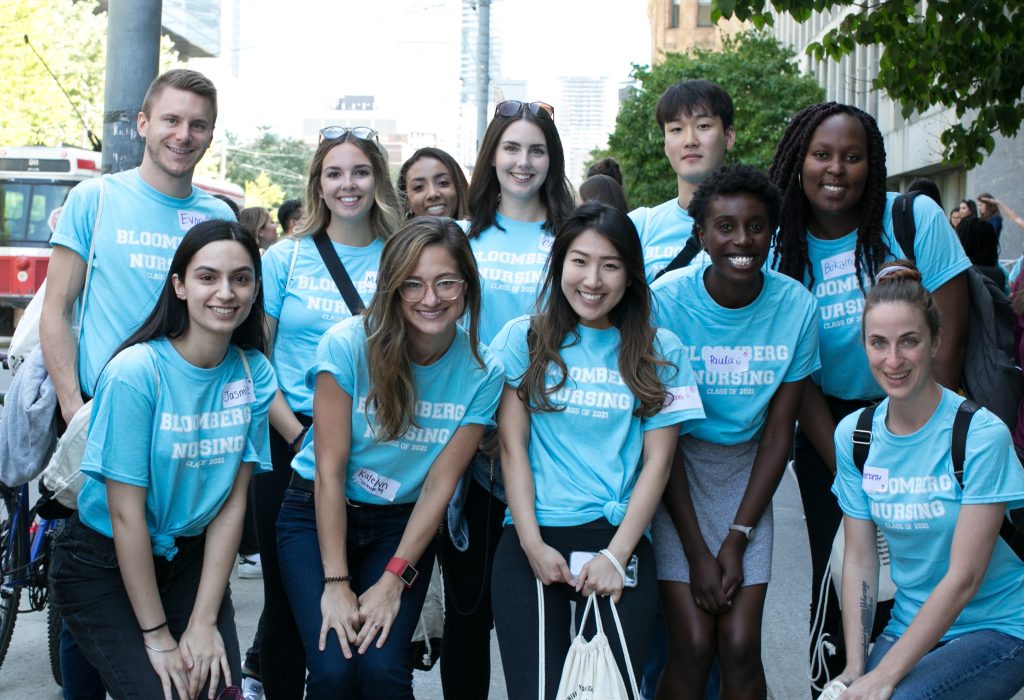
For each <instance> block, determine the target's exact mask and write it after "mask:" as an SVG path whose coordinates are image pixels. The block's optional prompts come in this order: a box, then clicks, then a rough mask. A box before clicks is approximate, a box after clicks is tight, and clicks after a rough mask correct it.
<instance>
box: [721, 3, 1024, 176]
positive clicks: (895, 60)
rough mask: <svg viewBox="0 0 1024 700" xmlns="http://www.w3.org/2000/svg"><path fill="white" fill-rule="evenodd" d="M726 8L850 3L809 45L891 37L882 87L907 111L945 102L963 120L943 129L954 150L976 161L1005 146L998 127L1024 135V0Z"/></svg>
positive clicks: (826, 52) (756, 6) (831, 48)
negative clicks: (1000, 141)
mask: <svg viewBox="0 0 1024 700" xmlns="http://www.w3.org/2000/svg"><path fill="white" fill-rule="evenodd" d="M715 2H716V9H715V12H718V13H719V15H717V16H726V17H728V16H732V15H735V16H736V17H738V18H740V19H743V20H751V21H752V22H753V23H754V24H755V26H764V25H770V24H772V22H773V20H774V13H773V11H772V10H773V9H774V11H775V12H778V13H784V14H788V15H790V16H792V17H793V18H794V19H795V20H797V21H799V22H803V21H806V20H807V19H809V18H810V17H811V16H812V13H813V12H815V11H817V12H825V11H829V10H832V11H834V12H847V10H848V9H849V10H851V11H849V12H848V13H847V14H845V16H844V17H843V19H842V21H841V22H839V24H838V26H836V27H834V28H832V29H830V30H829V31H828V32H826V33H825V34H824V36H823V37H822V39H821V41H819V42H815V43H812V44H810V45H809V46H808V47H807V52H808V54H810V55H812V56H814V57H815V58H816V59H818V60H821V59H823V58H825V57H829V58H833V59H836V60H838V59H840V58H842V57H843V56H846V55H848V54H850V53H852V52H853V50H854V48H855V47H856V46H857V45H860V46H869V45H872V44H879V45H881V46H882V48H883V50H882V55H881V57H880V59H879V68H878V75H877V77H876V78H875V79H874V86H875V87H876V88H879V89H882V90H885V92H886V93H888V95H889V97H890V98H892V99H893V100H894V101H895V102H897V103H899V105H900V107H901V109H902V112H903V116H904V118H906V117H909V116H910V115H911V114H913V113H914V112H924V111H925V110H927V109H929V108H931V107H933V106H936V105H940V106H942V107H949V108H953V109H954V110H955V113H956V116H957V118H958V119H959V120H960V123H954V124H952V125H951V126H950V127H949V128H948V129H946V130H945V131H944V132H943V133H942V136H941V140H942V144H943V146H944V148H945V158H946V159H947V160H948V161H949V162H952V163H957V164H962V165H965V166H966V167H968V168H970V167H973V166H975V165H977V164H979V163H981V161H982V160H983V159H984V155H985V154H987V153H991V152H992V149H993V148H995V139H994V138H993V134H994V133H996V132H998V133H1000V134H1002V135H1003V136H1007V137H1013V136H1016V135H1017V132H1018V130H1019V129H1020V125H1021V122H1022V121H1024V101H1022V99H1021V93H1022V91H1024V41H1022V38H1024V3H1021V2H1020V1H1019V0H1016V1H1014V2H1005V1H1004V0H928V2H923V3H922V2H918V1H917V0H884V1H883V2H870V3H865V2H863V0H715Z"/></svg>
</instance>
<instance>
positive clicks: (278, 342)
mask: <svg viewBox="0 0 1024 700" xmlns="http://www.w3.org/2000/svg"><path fill="white" fill-rule="evenodd" d="M296 246H298V253H297V254H296V255H295V266H294V267H292V254H293V252H294V251H295V247H296ZM334 250H335V251H337V253H338V257H339V258H340V259H341V262H342V264H343V265H344V266H345V272H347V273H348V276H349V277H350V278H351V280H352V284H353V285H354V286H355V288H356V291H357V292H358V293H359V297H360V298H361V299H362V300H363V303H364V304H366V305H367V306H368V305H369V304H370V299H372V298H373V293H374V292H375V291H376V290H377V268H378V267H379V266H380V254H381V252H382V251H383V250H384V241H382V240H381V239H379V238H375V239H374V240H373V242H372V243H370V245H367V246H363V247H353V246H347V245H342V244H341V243H334ZM289 268H291V277H290V278H289V276H288V270H289ZM263 305H264V307H265V308H266V311H267V314H268V315H269V316H272V317H273V318H275V319H277V334H276V335H275V336H274V352H273V354H272V355H271V357H270V361H271V362H272V363H273V365H274V371H276V372H277V381H278V383H279V384H280V386H281V391H282V392H283V393H284V397H285V399H287V400H288V406H289V407H290V408H291V409H292V410H293V411H296V412H298V413H305V414H306V415H308V416H311V415H313V390H312V388H311V387H307V386H306V371H307V370H308V369H309V368H310V367H312V366H313V363H314V362H316V346H317V344H318V343H319V342H320V338H321V337H323V334H324V333H326V332H327V331H328V330H329V329H330V328H331V326H333V325H334V324H336V323H338V322H339V321H343V320H345V319H347V318H350V317H351V316H352V313H351V312H350V311H349V308H348V304H346V303H345V300H344V299H343V298H342V296H341V292H339V291H338V287H337V285H335V284H334V279H333V278H332V277H331V273H330V272H328V271H327V266H326V265H324V261H323V258H321V257H320V251H318V250H317V249H316V243H314V242H313V237H312V236H304V237H302V238H299V239H297V240H290V239H288V240H283V241H281V242H280V243H278V244H276V245H273V246H271V247H270V248H269V249H268V250H267V252H266V254H265V255H264V256H263Z"/></svg>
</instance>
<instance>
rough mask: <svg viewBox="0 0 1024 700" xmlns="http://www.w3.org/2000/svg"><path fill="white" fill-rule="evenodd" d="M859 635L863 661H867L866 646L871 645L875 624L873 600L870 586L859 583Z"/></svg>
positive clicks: (862, 582) (863, 582)
mask: <svg viewBox="0 0 1024 700" xmlns="http://www.w3.org/2000/svg"><path fill="white" fill-rule="evenodd" d="M860 591H861V592H860V634H861V644H862V645H863V647H864V661H865V663H866V662H867V659H868V645H869V644H871V629H872V627H874V623H875V599H874V598H873V597H871V586H869V585H868V582H867V581H861V582H860Z"/></svg>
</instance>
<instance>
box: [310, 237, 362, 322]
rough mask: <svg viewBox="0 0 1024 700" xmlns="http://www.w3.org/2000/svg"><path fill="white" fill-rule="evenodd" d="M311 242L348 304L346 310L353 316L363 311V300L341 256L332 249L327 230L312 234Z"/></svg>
mask: <svg viewBox="0 0 1024 700" xmlns="http://www.w3.org/2000/svg"><path fill="white" fill-rule="evenodd" d="M313 243H315V244H316V249H317V251H319V252H320V257H321V258H322V259H323V261H324V265H325V266H326V267H327V271H328V272H329V273H331V279H333V280H334V284H335V285H336V286H337V287H338V291H339V292H341V298H342V299H344V300H345V303H346V304H347V305H348V310H349V311H350V312H351V313H352V315H353V316H358V315H359V314H361V313H363V311H365V310H366V307H365V306H364V305H363V300H362V299H360V298H359V292H357V291H356V287H355V285H354V284H352V278H351V277H349V276H348V272H346V271H345V266H344V265H342V263H341V258H339V257H338V251H336V250H335V249H334V245H333V244H332V243H331V239H330V237H329V236H328V235H327V232H326V231H321V232H320V233H318V234H316V235H314V236H313Z"/></svg>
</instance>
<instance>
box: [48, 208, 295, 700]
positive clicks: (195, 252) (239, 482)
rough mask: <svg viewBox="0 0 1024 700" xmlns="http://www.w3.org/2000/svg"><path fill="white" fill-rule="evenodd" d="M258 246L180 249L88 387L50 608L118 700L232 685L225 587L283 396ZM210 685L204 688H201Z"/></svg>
mask: <svg viewBox="0 0 1024 700" xmlns="http://www.w3.org/2000/svg"><path fill="white" fill-rule="evenodd" d="M263 350H264V339H263V299H262V287H261V285H260V254H259V249H258V248H257V246H256V241H255V240H254V239H253V238H252V237H251V236H250V235H249V234H248V233H246V232H244V231H243V230H242V229H241V228H240V227H239V226H238V224H236V223H234V222H227V221H222V220H218V219H212V220H209V221H205V222H203V223H200V224H197V225H196V226H194V227H193V228H192V229H191V230H190V231H189V232H188V233H187V234H185V237H184V238H183V239H182V241H181V244H180V245H179V246H178V248H177V250H176V252H175V254H174V257H173V258H172V260H171V263H170V269H169V271H168V272H167V275H166V281H165V282H164V284H163V286H162V288H161V291H160V295H159V297H158V298H157V301H156V304H155V306H154V307H153V310H152V311H151V312H150V314H149V317H148V318H146V319H145V320H144V322H143V323H142V326H141V328H139V330H138V331H136V332H135V333H134V334H133V335H132V336H131V337H130V338H128V339H127V340H126V341H125V342H124V344H123V345H122V346H121V348H120V349H119V350H118V351H117V352H116V353H115V355H114V357H113V358H112V359H111V360H110V362H109V363H107V365H106V366H105V367H104V369H103V370H102V372H101V374H100V378H99V382H98V384H97V387H96V397H95V400H94V408H93V412H92V422H91V423H90V425H89V434H88V440H87V443H86V447H85V454H84V456H83V458H82V472H83V473H84V474H86V476H87V477H88V478H86V479H85V483H84V484H83V486H82V491H81V493H80V494H79V497H78V515H77V516H75V517H74V518H73V519H72V520H71V521H70V522H69V523H68V525H67V527H66V528H65V529H64V531H63V532H62V533H61V536H60V537H59V538H58V541H57V545H56V548H55V551H54V554H53V561H52V562H51V565H50V582H51V587H52V591H53V604H54V605H55V606H56V609H57V611H58V612H59V613H60V615H61V617H62V619H64V621H65V622H66V624H67V626H68V629H69V630H70V631H71V633H72V635H73V636H74V638H75V640H76V641H77V642H78V643H79V645H80V646H81V649H82V652H83V653H84V654H85V657H86V658H87V659H88V660H89V662H90V663H91V664H92V665H93V666H94V667H95V668H96V669H97V670H98V671H99V673H100V675H101V677H102V678H103V684H104V685H105V686H106V689H107V691H108V692H109V693H110V695H111V696H113V697H115V698H160V697H163V698H164V699H165V700H171V697H172V693H174V694H175V697H178V698H197V697H199V695H200V693H201V692H203V691H206V692H203V696H204V697H206V698H209V700H213V698H214V696H215V695H216V694H217V692H218V690H221V689H223V688H224V687H225V686H230V685H231V684H232V682H233V681H235V680H237V679H239V677H240V660H239V654H238V636H237V634H236V632H235V621H234V609H233V607H232V604H231V593H230V589H229V586H228V577H229V575H230V572H231V567H232V565H233V563H234V558H235V553H236V552H237V551H238V543H239V539H240V536H241V532H242V519H243V518H244V515H245V508H246V494H247V493H248V486H249V477H250V474H251V472H252V471H253V470H254V469H258V470H261V471H262V470H265V469H269V468H270V452H269V449H268V445H267V441H268V435H267V410H268V408H269V406H270V402H271V400H272V399H273V397H274V393H275V392H276V390H277V382H276V381H275V379H274V371H273V369H271V367H270V363H269V362H268V361H267V359H266V357H265V356H264V354H263ZM207 688H208V690H207Z"/></svg>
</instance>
